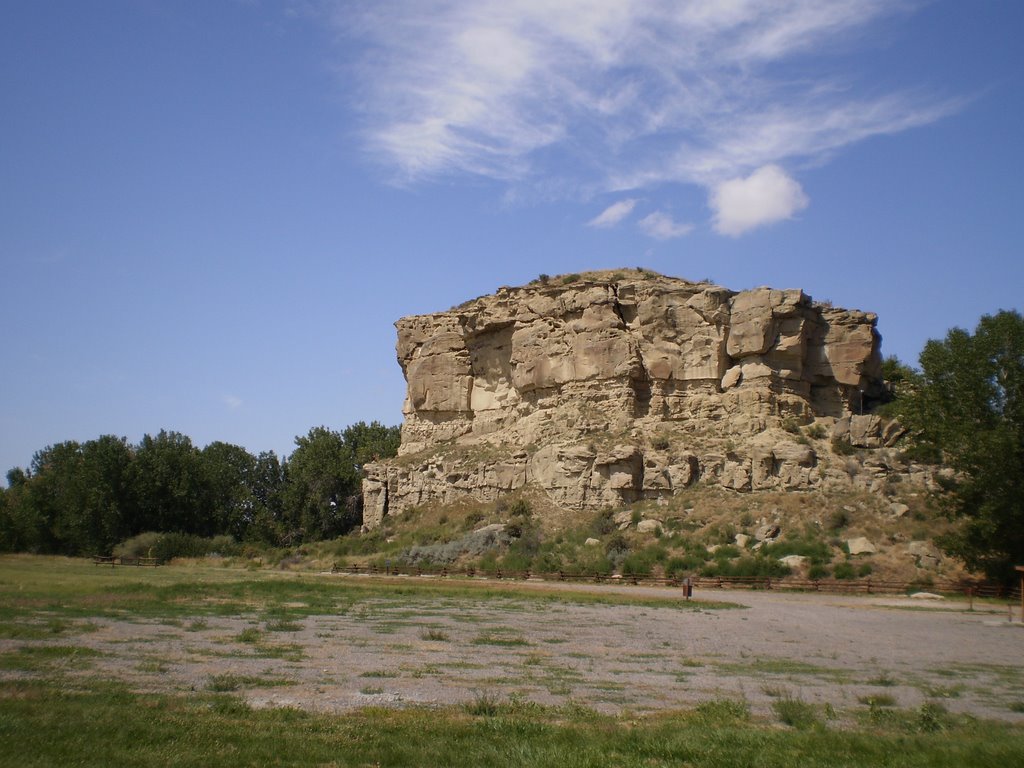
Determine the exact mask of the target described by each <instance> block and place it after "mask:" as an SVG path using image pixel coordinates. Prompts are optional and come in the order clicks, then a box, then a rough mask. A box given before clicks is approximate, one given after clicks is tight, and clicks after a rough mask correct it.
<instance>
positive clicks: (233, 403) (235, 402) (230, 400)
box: [221, 395, 242, 410]
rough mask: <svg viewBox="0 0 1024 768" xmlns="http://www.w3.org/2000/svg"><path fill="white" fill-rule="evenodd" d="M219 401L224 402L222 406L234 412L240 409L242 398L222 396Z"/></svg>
mask: <svg viewBox="0 0 1024 768" xmlns="http://www.w3.org/2000/svg"><path fill="white" fill-rule="evenodd" d="M221 400H222V401H223V402H224V405H226V406H227V407H228V408H230V409H231V410H235V409H236V408H241V407H242V398H240V397H235V396H234V395H224V396H223V397H222V398H221Z"/></svg>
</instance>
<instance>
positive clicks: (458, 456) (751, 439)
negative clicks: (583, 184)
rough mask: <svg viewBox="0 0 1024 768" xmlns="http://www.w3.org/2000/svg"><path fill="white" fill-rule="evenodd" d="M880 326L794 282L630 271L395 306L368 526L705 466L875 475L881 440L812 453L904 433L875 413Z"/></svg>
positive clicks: (724, 472) (850, 477)
mask: <svg viewBox="0 0 1024 768" xmlns="http://www.w3.org/2000/svg"><path fill="white" fill-rule="evenodd" d="M875 325H876V317H875V315H873V314H869V313H865V312H859V311H852V310H843V309H837V308H833V307H831V306H830V305H828V304H821V303H815V302H814V301H812V300H811V298H810V297H809V296H807V295H806V294H804V293H803V292H802V291H800V290H774V289H770V288H757V289H754V290H750V291H741V292H735V291H730V290H728V289H726V288H722V287H720V286H717V285H712V284H710V283H706V282H703V283H693V282H689V281H686V280H681V279H676V278H670V277H664V276H661V275H656V274H653V273H650V272H643V271H637V270H628V271H620V272H593V273H587V274H585V275H582V276H579V275H572V276H567V277H564V278H561V279H545V280H542V281H535V282H533V283H531V284H530V285H527V286H524V287H521V288H500V289H499V290H498V291H497V292H496V293H495V294H493V295H490V296H484V297H481V298H478V299H474V300H472V301H469V302H466V303H465V304H462V305H460V306H459V307H456V308H453V309H451V310H449V311H447V312H439V313H436V314H431V315H420V316H415V317H406V318H402V319H401V320H399V321H398V322H397V323H396V326H397V329H398V344H397V353H398V362H399V364H400V365H401V367H402V371H403V372H404V374H405V378H406V381H407V383H408V392H407V397H406V402H405V406H404V415H405V420H404V423H403V426H402V445H401V449H400V451H399V456H398V457H397V458H396V459H393V460H391V461H388V462H381V463H377V464H371V465H368V466H367V467H366V477H365V480H364V484H363V493H364V525H365V526H366V527H370V528H372V527H374V526H375V525H377V524H379V523H380V521H381V519H382V517H383V516H384V515H385V514H398V513H401V511H403V510H404V509H406V508H408V507H409V506H412V505H418V504H423V503H427V502H451V501H455V500H457V499H459V498H461V497H464V496H467V495H468V496H473V497H476V498H478V499H480V500H482V501H490V500H494V499H497V498H498V497H499V496H501V495H503V494H508V493H511V492H514V491H516V490H518V489H521V488H524V487H525V486H533V487H536V488H537V489H540V490H542V491H543V492H544V493H546V494H547V495H548V496H549V497H550V498H551V500H552V501H553V502H554V503H556V504H557V505H560V506H564V507H572V508H598V507H603V506H607V505H614V504H623V503H629V502H632V501H636V500H639V499H645V498H658V497H664V496H670V495H672V494H673V493H677V492H678V491H679V490H680V489H682V488H685V487H687V486H688V485H690V484H692V483H694V482H696V481H698V480H702V481H707V482H712V483H718V484H720V485H722V486H725V487H727V488H732V489H735V490H738V491H749V490H758V489H769V488H773V489H780V488H782V489H807V488H814V487H820V486H821V485H823V484H827V483H830V482H836V483H839V482H842V483H860V484H863V485H870V484H871V483H873V482H878V481H880V480H882V479H884V476H885V475H886V474H887V472H888V468H887V461H888V458H887V457H886V456H885V455H880V456H879V457H876V460H875V465H873V466H871V467H868V466H865V465H862V464H859V465H858V467H857V469H856V471H854V470H853V469H852V468H851V467H850V466H849V462H850V461H852V459H844V460H843V461H832V460H831V457H830V458H829V460H827V461H824V460H823V456H822V453H823V452H828V445H829V444H830V443H829V440H831V439H832V438H835V439H838V440H844V441H846V442H847V443H849V444H851V445H853V446H860V447H863V448H880V447H883V446H884V445H885V444H886V441H891V440H893V439H896V438H898V434H896V433H897V432H898V430H894V429H893V428H890V427H888V425H886V424H884V423H883V421H882V420H881V419H880V418H879V417H877V416H873V415H870V410H871V408H872V406H873V405H874V404H875V403H876V402H877V401H878V400H879V399H880V398H882V397H883V396H884V394H885V389H884V385H883V382H882V381H881V373H880V368H881V366H880V363H881V358H880V354H879V344H880V337H879V335H878V332H877V330H876V328H875ZM801 427H811V429H809V430H805V432H801V429H800V428H801ZM808 435H812V436H815V437H813V439H812V437H809V436H808ZM826 438H827V439H826ZM843 462H845V464H844V463H843ZM858 478H859V479H858Z"/></svg>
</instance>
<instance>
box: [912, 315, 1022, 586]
mask: <svg viewBox="0 0 1024 768" xmlns="http://www.w3.org/2000/svg"><path fill="white" fill-rule="evenodd" d="M920 363H921V374H920V376H919V377H918V379H917V380H916V381H915V382H914V385H913V386H912V387H909V388H908V391H907V392H906V393H905V394H902V395H901V397H900V398H899V399H898V400H897V401H896V403H895V409H896V412H897V414H898V416H899V418H900V420H901V421H902V422H903V423H904V425H906V426H907V427H908V428H909V429H910V430H911V434H912V437H913V440H914V441H915V442H916V443H917V446H918V447H919V448H923V449H924V451H925V452H928V451H931V452H933V454H934V455H936V456H941V458H942V460H943V461H944V462H945V463H946V464H948V465H949V466H950V467H951V468H952V469H953V470H954V471H955V473H956V474H955V476H954V477H953V478H952V479H951V480H950V481H949V482H948V483H946V486H947V487H946V493H945V494H944V501H945V503H946V504H947V505H948V507H947V508H948V511H949V513H950V514H951V515H952V516H953V517H955V518H956V519H958V520H959V521H960V525H959V526H958V527H957V529H956V531H955V532H954V533H952V534H950V535H949V536H946V537H945V538H944V539H943V540H941V541H940V543H941V544H942V545H943V547H944V548H945V549H946V551H947V552H949V553H951V554H953V555H956V556H958V557H961V558H962V559H963V560H964V562H965V563H966V564H967V565H968V566H969V567H971V568H975V569H980V570H983V571H985V572H986V573H987V574H988V575H989V576H990V577H992V578H997V579H1001V580H1007V579H1009V578H1010V577H1011V575H1012V573H1013V569H1012V566H1013V565H1015V564H1022V563H1024V318H1022V317H1021V315H1020V314H1019V313H1018V312H1013V311H1001V312H999V313H997V314H995V315H991V316H985V317H983V318H982V319H981V321H980V322H979V323H978V327H977V329H976V330H975V332H974V334H973V335H972V334H970V333H968V332H967V331H965V330H962V329H960V328H954V329H953V330H951V331H950V332H949V333H948V335H947V336H946V338H945V339H944V340H943V341H935V340H932V341H929V342H928V343H927V344H926V345H925V348H924V350H923V351H922V353H921V358H920Z"/></svg>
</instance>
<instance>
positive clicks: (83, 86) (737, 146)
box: [0, 0, 1024, 471]
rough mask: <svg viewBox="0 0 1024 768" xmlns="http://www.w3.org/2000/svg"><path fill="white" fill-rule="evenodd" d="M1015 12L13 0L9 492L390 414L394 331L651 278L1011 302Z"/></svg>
mask: <svg viewBox="0 0 1024 768" xmlns="http://www.w3.org/2000/svg"><path fill="white" fill-rule="evenodd" d="M1022 32H1024V4H1022V3H1018V2H1016V1H1015V0H1002V1H1000V0H974V1H972V2H965V1H964V0H946V1H943V0H935V2H914V1H912V0H908V1H906V2H902V1H901V0H884V1H883V0H815V1H814V2H811V0H794V1H793V2H784V1H782V0H779V1H777V2H756V1H754V0H731V1H730V2H725V0H722V2H717V3H715V2H705V3H697V2H684V1H683V0H679V1H678V2H675V1H668V0H665V1H662V0H643V1H642V2H641V1H640V0H637V1H636V2H629V1H627V0H621V1H620V2H610V0H560V2H551V0H474V2H468V1H466V2H460V1H458V0H377V2H361V1H359V0H349V1H347V2H345V1H342V0H338V1H337V2H333V1H332V0H294V1H293V2H286V1H285V0H280V1H278V2H273V1H271V0H263V1H262V2H261V1H260V0H250V1H248V2H243V1H241V0H238V1H231V0H209V2H186V1H185V0H178V1H173V0H102V1H101V0H96V1H90V0H74V1H71V2H57V1H49V0H26V1H24V2H22V1H21V0H4V2H2V3H0V267H2V273H0V274H2V276H3V282H2V286H3V289H2V297H3V298H2V300H0V321H2V323H3V329H4V330H5V335H4V344H3V347H2V350H3V351H2V355H0V360H2V361H3V362H2V369H0V370H2V375H0V471H6V469H7V468H10V467H13V466H26V465H28V463H29V462H30V460H31V458H32V454H33V452H34V451H35V450H37V449H39V448H42V447H44V446H46V445H48V444H52V443H55V442H59V441H62V440H67V439H77V440H86V439H91V438H94V437H97V436H99V435H101V434H116V435H123V436H126V437H128V439H129V440H131V441H137V440H138V439H139V438H140V437H141V436H142V435H143V434H144V433H147V432H149V433H155V432H157V431H159V430H160V429H162V428H164V429H172V430H178V431H181V432H184V433H185V434H188V435H189V436H191V437H192V438H193V440H194V441H195V442H196V443H197V444H199V445H205V444H206V443H208V442H210V441H213V440H226V441H229V442H233V443H238V444H240V445H243V446H245V447H247V448H248V449H249V450H251V451H254V452H256V451H260V450H274V451H277V452H278V453H280V454H284V455H287V454H288V453H290V452H291V450H292V448H293V439H294V437H295V435H298V434H305V433H306V432H307V431H308V429H309V428H310V427H312V426H316V425H320V424H324V425H327V426H330V427H334V428H342V427H344V426H345V425H347V424H350V423H352V422H355V421H358V420H366V421H370V420H373V419H376V420H380V421H383V422H385V423H389V424H397V423H399V421H400V419H401V404H402V397H403V394H404V382H403V379H402V376H401V371H400V369H399V367H398V365H397V363H396V362H395V357H394V342H395V332H394V328H393V326H392V323H393V322H394V321H395V320H396V319H397V318H399V317H401V316H403V315H408V314H416V313H424V312H432V311H439V310H444V309H447V308H449V307H450V306H452V305H455V304H458V303H460V302H462V301H464V300H466V299H468V298H472V297H474V296H478V295H481V294H485V293H489V292H491V291H493V290H494V289H496V288H497V287H499V286H501V285H517V284H522V283H525V282H528V281H529V280H531V279H533V278H534V277H536V276H537V275H538V274H540V273H542V272H544V273H549V274H559V273H566V272H574V271H581V270H585V269H597V268H613V267H622V266H626V267H629V266H645V267H648V268H651V269H655V270H658V271H660V272H663V273H666V274H671V275H676V276H681V277H687V278H691V279H702V278H710V279H712V280H714V281H715V282H718V283H720V284H722V285H725V286H728V287H730V288H733V289H737V290H738V289H744V288H751V287H755V286H758V285H772V286H775V287H780V288H790V287H800V288H803V289H804V290H805V291H806V292H808V293H809V294H811V295H812V296H814V297H815V298H816V299H828V300H831V301H832V302H834V303H835V304H837V305H839V306H846V307H852V308H859V309H864V310H868V311H873V312H877V313H878V315H879V318H880V319H879V329H880V331H881V333H882V335H883V338H884V341H883V352H884V353H886V354H896V355H898V356H899V357H901V358H902V359H904V360H906V361H910V362H914V361H916V359H917V355H918V353H919V352H920V350H921V347H922V345H923V344H924V342H925V341H926V340H927V339H929V338H939V337H942V336H944V335H945V333H946V331H947V330H948V329H949V328H950V327H952V326H955V325H959V326H961V327H967V328H973V327H974V325H975V324H976V322H977V320H978V318H979V317H980V316H981V315H982V314H986V313H991V312H995V311H997V310H999V309H1010V308H1015V309H1021V304H1022V301H1021V296H1022V293H1024V291H1022V289H1024V266H1022V259H1021V244H1022V242H1024V237H1022V235H1024V225H1022V208H1024V206H1022V203H1024V194H1022V177H1024V149H1022V144H1024V142H1022V140H1021V137H1022V136H1024V47H1022V46H1021V45H1020V44H1019V38H1020V35H1021V33H1022Z"/></svg>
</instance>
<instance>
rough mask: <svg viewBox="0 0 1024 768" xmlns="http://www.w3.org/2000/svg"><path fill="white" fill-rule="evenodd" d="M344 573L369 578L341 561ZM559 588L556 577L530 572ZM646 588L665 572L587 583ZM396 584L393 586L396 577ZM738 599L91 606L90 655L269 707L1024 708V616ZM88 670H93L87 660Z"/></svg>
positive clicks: (900, 602)
mask: <svg viewBox="0 0 1024 768" xmlns="http://www.w3.org/2000/svg"><path fill="white" fill-rule="evenodd" d="M337 578H340V579H346V578H353V579H355V578H366V577H347V576H340V575H339V576H338V577H337ZM522 586H523V588H526V589H544V590H550V589H557V588H558V585H551V584H543V585H534V584H528V585H522ZM572 589H574V590H580V589H593V590H595V591H601V592H605V593H607V592H608V591H611V590H617V591H624V592H627V593H629V594H635V595H644V596H647V595H665V594H666V593H667V594H678V590H676V591H675V593H673V592H672V591H671V590H665V589H660V588H653V587H632V586H621V587H619V586H597V585H592V586H589V587H588V586H580V585H574V586H573V587H572ZM382 594H383V593H382ZM697 597H698V598H704V599H706V600H726V601H730V602H734V603H737V604H738V605H740V606H742V608H739V609H730V610H704V609H701V608H682V609H680V608H674V607H657V608H652V607H641V606H624V605H585V604H573V603H562V602H551V603H547V602H543V603H542V602H537V601H532V600H523V599H505V598H499V599H494V598H492V599H490V600H487V599H484V598H482V597H481V598H479V599H477V598H473V597H458V598H453V597H438V596H432V595H430V594H428V593H422V594H413V595H403V596H401V597H395V598H390V597H385V596H382V597H381V598H379V599H378V598H374V599H370V600H366V601H363V602H360V603H358V604H356V606H355V607H354V608H353V609H352V610H350V611H349V612H347V613H344V614H342V615H331V616H324V615H318V616H310V617H307V618H303V619H301V620H297V621H295V622H293V623H286V624H282V625H275V624H274V623H272V622H271V623H268V622H267V620H266V618H265V617H263V618H261V617H259V616H256V615H253V616H244V617H238V618H207V619H197V620H195V621H189V620H184V621H178V622H172V623H157V622H131V621H127V620H125V621H120V620H107V619H94V620H92V621H93V623H94V624H96V625H98V627H99V628H98V629H97V630H96V631H94V632H91V633H88V634H82V635H80V636H79V637H76V639H75V642H76V643H77V644H79V645H88V646H90V647H92V648H94V649H96V650H98V651H100V652H101V653H102V655H101V656H99V657H97V658H95V659H94V660H93V666H92V667H91V669H90V670H89V671H88V673H89V674H95V673H96V672H97V671H99V672H100V673H101V674H105V675H109V676H111V677H115V678H119V679H125V680H128V681H129V682H130V683H131V684H132V685H133V686H135V687H137V688H139V689H142V690H163V691H168V690H170V691H189V690H225V691H233V692H235V693H237V694H239V695H243V696H244V697H245V698H246V699H247V700H248V701H249V702H250V703H252V704H253V705H256V706H269V705H287V706H298V707H303V708H310V709H317V710H323V711H334V712H338V711H345V710H348V709H351V708H353V707H359V706H365V705H370V704H372V705H390V706H404V705H416V704H426V705H435V704H451V703H460V702H468V701H473V700H478V699H480V698H481V697H492V698H495V699H498V700H503V699H506V698H507V697H509V696H513V695H515V696H521V697H523V698H524V699H527V700H531V701H537V702H540V703H545V704H566V703H569V702H575V703H578V704H582V705H585V706H589V707H594V708H596V709H598V710H601V711H605V712H624V711H629V712H643V711H650V710H658V709H669V708H688V707H692V706H693V705H695V704H696V703H699V702H701V701H704V700H707V699H713V698H721V697H743V698H745V699H746V700H747V701H748V702H749V703H750V705H751V706H752V708H753V709H754V710H755V711H757V712H767V711H768V710H769V709H770V708H771V705H772V702H773V701H775V700H777V699H779V698H784V697H791V698H799V699H802V700H804V701H807V702H817V703H820V704H826V703H827V704H831V705H832V707H834V708H835V709H836V710H838V711H840V712H841V713H843V712H845V713H849V712H850V711H852V710H854V709H858V708H863V707H864V706H865V702H866V701H867V700H868V699H869V697H875V698H876V699H878V700H880V701H882V702H883V703H891V704H894V705H896V706H902V707H916V706H920V705H921V704H922V703H924V702H925V701H935V700H939V701H941V703H942V704H943V706H945V707H946V708H947V709H949V710H950V711H952V712H962V713H969V714H972V715H976V716H979V717H986V718H998V719H1003V720H1009V721H1017V722H1024V714H1021V713H1018V712H1014V711H1013V709H1020V708H1021V707H1022V705H1024V674H1022V672H1021V668H1020V660H1021V658H1022V652H1024V627H1022V625H1021V624H1020V623H1019V618H1018V621H1017V622H1014V623H1013V624H1010V623H1008V621H1007V618H1006V613H1005V609H999V608H985V609H981V610H979V611H975V612H969V611H967V610H966V608H967V606H966V605H965V604H961V603H946V602H944V601H942V602H938V603H932V602H929V603H924V602H922V601H918V600H912V599H909V598H892V597H865V596H834V595H820V594H793V593H778V592H747V591H738V590H737V591H715V590H709V591H705V592H702V593H700V594H698V595H697ZM83 674H85V672H83Z"/></svg>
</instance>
